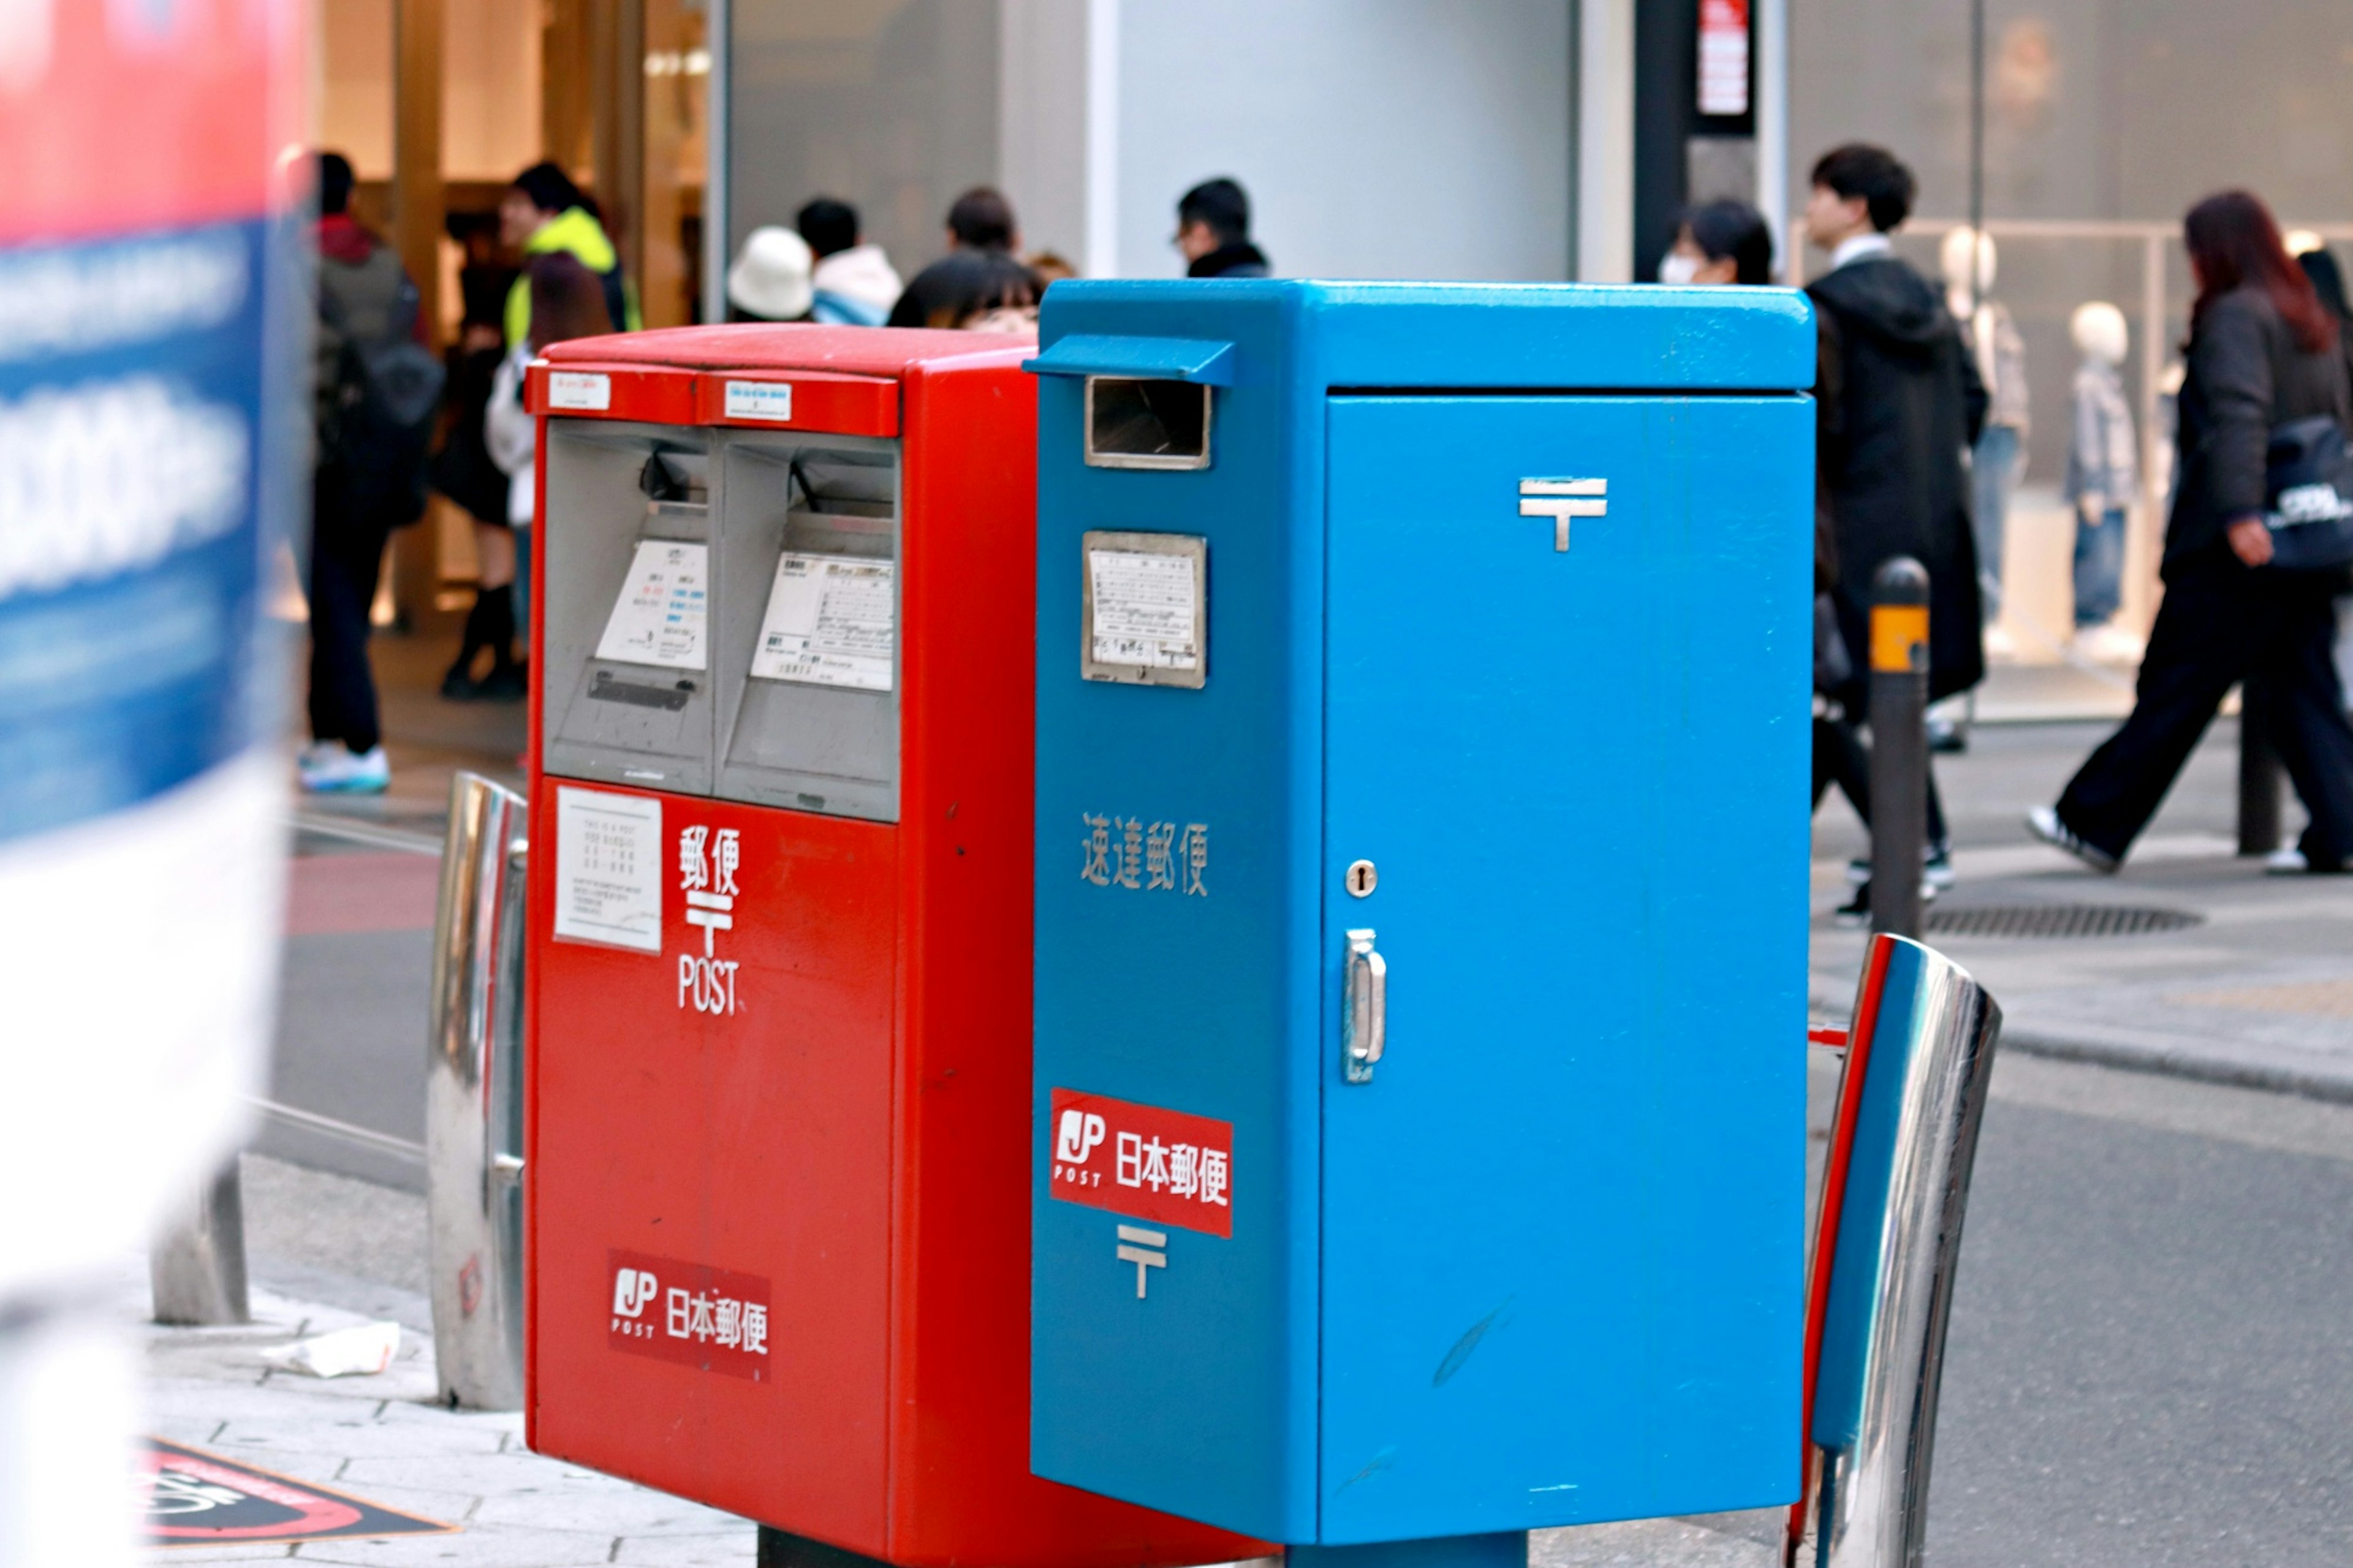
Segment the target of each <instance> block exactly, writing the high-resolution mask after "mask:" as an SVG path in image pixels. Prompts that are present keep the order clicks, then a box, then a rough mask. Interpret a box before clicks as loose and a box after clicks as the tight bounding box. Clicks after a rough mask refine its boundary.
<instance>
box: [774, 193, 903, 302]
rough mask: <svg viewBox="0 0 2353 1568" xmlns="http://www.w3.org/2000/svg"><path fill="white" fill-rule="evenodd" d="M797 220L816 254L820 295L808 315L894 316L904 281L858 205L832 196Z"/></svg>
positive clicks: (813, 281)
mask: <svg viewBox="0 0 2353 1568" xmlns="http://www.w3.org/2000/svg"><path fill="white" fill-rule="evenodd" d="M793 226H794V227H795V228H797V229H799V230H800V233H801V237H802V238H803V239H805V240H807V241H808V247H809V253H810V254H811V255H812V256H814V257H816V258H817V270H816V271H815V273H813V274H812V275H811V278H810V282H811V284H812V285H813V286H814V287H815V289H816V290H817V297H816V299H815V300H814V301H813V302H812V304H811V306H810V315H809V319H810V320H811V321H823V322H825V323H827V324H828V325H829V326H837V327H879V326H881V324H882V323H883V322H884V321H888V320H890V317H891V307H892V306H893V305H895V304H897V303H898V302H899V296H900V295H901V294H902V293H904V292H905V291H906V290H905V286H904V285H902V283H901V282H900V281H899V274H898V273H897V272H895V271H893V270H892V267H891V258H889V257H887V256H885V255H883V254H882V247H881V246H879V245H871V244H869V243H867V240H866V237H865V236H864V235H863V234H862V233H861V232H860V229H859V226H858V209H857V208H856V207H854V206H851V205H849V203H848V202H845V201H837V200H836V199H834V198H833V197H831V196H819V197H818V198H817V199H816V200H815V201H813V202H810V203H809V204H808V205H807V206H804V207H803V208H801V210H800V213H799V215H798V216H796V217H795V218H794V219H793Z"/></svg>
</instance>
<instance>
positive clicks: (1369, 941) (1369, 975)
mask: <svg viewBox="0 0 2353 1568" xmlns="http://www.w3.org/2000/svg"><path fill="white" fill-rule="evenodd" d="M1341 975H1342V985H1341V994H1340V1070H1341V1073H1342V1075H1343V1076H1344V1077H1345V1078H1346V1079H1347V1080H1348V1081H1349V1082H1350V1083H1370V1082H1372V1081H1373V1064H1374V1063H1376V1062H1377V1061H1379V1060H1380V1059H1381V1053H1382V1052H1383V1051H1384V1050H1385V1049H1387V1048H1388V1014H1389V965H1388V960H1387V959H1385V958H1383V957H1382V956H1381V955H1380V954H1379V953H1377V952H1374V951H1373V933H1372V932H1371V931H1350V932H1349V933H1348V957H1347V961H1346V963H1345V967H1344V968H1343V969H1342V971H1341Z"/></svg>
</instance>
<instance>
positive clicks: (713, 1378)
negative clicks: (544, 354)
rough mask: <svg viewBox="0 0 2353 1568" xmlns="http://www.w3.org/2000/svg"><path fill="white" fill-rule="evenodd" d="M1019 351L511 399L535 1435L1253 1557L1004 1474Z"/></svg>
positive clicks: (1003, 1545)
mask: <svg viewBox="0 0 2353 1568" xmlns="http://www.w3.org/2000/svg"><path fill="white" fill-rule="evenodd" d="M1027 353H1029V348H1028V347H1027V345H1026V344H1018V345H1014V346H1007V345H1006V344H1005V343H1004V342H1003V340H1001V339H991V338H979V337H974V336H970V335H966V334H962V333H955V332H923V331H887V330H879V329H839V328H822V327H797V326H784V327H713V328H695V329H681V330H677V331H657V332H645V333H638V334H632V335H628V336H617V337H607V338H596V339H584V340H578V341H575V342H567V343H564V344H561V345H558V346H557V347H556V348H555V349H554V350H553V351H552V352H551V353H550V354H549V355H548V360H547V363H543V364H542V365H539V366H537V367H535V368H534V369H533V372H532V376H531V380H530V383H529V395H530V397H531V399H532V406H533V410H534V412H536V413H538V414H539V415H540V416H541V418H542V426H541V428H542V437H541V445H540V448H539V449H540V451H541V453H542V454H543V465H542V473H541V483H542V486H543V490H542V496H541V503H540V522H539V531H540V532H539V539H540V548H539V551H538V552H537V553H538V558H539V571H540V574H541V577H540V585H539V592H538V593H537V594H535V595H533V602H534V603H535V604H538V605H543V606H544V611H543V622H542V624H541V626H539V627H538V628H536V633H535V646H534V657H533V680H534V683H535V692H534V696H535V702H536V706H535V710H534V711H535V714H536V723H537V726H538V728H537V731H536V737H535V745H534V751H533V761H534V765H533V780H532V788H533V805H534V810H533V824H534V827H533V846H532V855H531V866H530V877H531V883H530V897H529V905H528V913H527V917H526V918H527V922H528V925H529V928H530V949H529V963H528V982H527V984H528V992H529V1003H528V1005H529V1013H528V1019H529V1025H528V1026H529V1035H530V1040H529V1047H528V1052H527V1062H528V1089H527V1098H528V1100H529V1105H530V1111H529V1115H528V1119H527V1122H528V1131H527V1156H526V1166H525V1168H526V1171H527V1173H528V1174H527V1179H526V1193H527V1201H528V1205H529V1262H528V1273H529V1287H528V1290H527V1292H526V1294H527V1298H528V1302H529V1306H528V1311H529V1317H530V1332H529V1335H528V1352H527V1369H526V1384H527V1407H528V1418H527V1419H528V1426H527V1428H526V1433H527V1436H528V1440H529V1442H530V1443H531V1445H532V1447H534V1448H536V1449H538V1450H539V1451H541V1452H543V1453H548V1454H553V1455H556V1456H560V1457H561V1458H565V1459H567V1460H572V1461H575V1462H577V1463H581V1464H586V1465H590V1466H593V1467H595V1468H599V1469H603V1470H607V1471H610V1472H612V1473H614V1474H617V1475H621V1476H627V1477H628V1478H630V1479H635V1480H638V1481H641V1482H644V1483H646V1484H648V1485H651V1486H655V1487H659V1488H661V1489H665V1490H668V1491H671V1492H674V1493H677V1494H678V1495H680V1496H681V1497H687V1498H691V1499H694V1500H697V1501H700V1502H703V1503H707V1504H710V1505H712V1506H713V1507H716V1508H720V1509H723V1510H728V1511H730V1512H733V1513H736V1514H741V1515H743V1516H745V1517H747V1518H750V1519H754V1520H757V1521H760V1522H761V1523H762V1524H764V1525H765V1526H767V1527H769V1528H770V1529H771V1530H772V1531H776V1532H777V1534H776V1536H774V1537H771V1538H770V1543H771V1544H776V1543H777V1542H782V1543H783V1544H784V1545H785V1546H786V1548H787V1555H788V1556H789V1555H792V1554H793V1552H797V1551H801V1550H802V1549H804V1548H806V1551H805V1552H803V1555H806V1556H808V1557H809V1558H810V1560H812V1561H823V1562H827V1563H837V1564H838V1563H840V1562H841V1561H843V1560H844V1559H843V1557H842V1554H843V1553H850V1554H854V1555H855V1557H859V1558H865V1559H871V1560H876V1561H881V1562H888V1563H899V1564H907V1565H910V1568H916V1565H924V1564H939V1565H942V1568H945V1565H947V1564H952V1563H990V1564H1004V1565H1008V1568H1128V1565H1131V1564H1134V1565H1147V1568H1148V1565H1152V1564H1178V1563H1206V1562H1218V1561H1224V1560H1229V1559H1232V1558H1235V1557H1241V1556H1249V1555H1250V1554H1252V1553H1253V1552H1257V1551H1260V1550H1262V1548H1261V1547H1260V1546H1259V1545H1258V1544H1257V1543H1255V1542H1250V1541H1246V1540H1241V1539H1239V1538H1236V1537H1234V1536H1231V1535H1229V1534H1227V1533H1225V1532H1222V1531H1217V1530H1215V1529H1212V1528H1209V1527H1206V1526H1203V1525H1200V1524H1198V1523H1195V1522H1191V1521H1182V1520H1177V1519H1175V1518H1172V1517H1169V1516H1167V1515H1165V1514H1159V1513H1154V1512H1151V1511H1148V1510H1144V1509H1139V1508H1135V1507H1133V1506H1131V1505H1129V1504H1126V1503H1122V1502H1117V1501H1113V1500H1108V1499H1104V1498H1102V1497H1099V1496H1095V1495H1092V1494H1089V1493H1086V1492H1083V1491H1079V1490H1075V1489H1071V1488H1068V1487H1061V1486H1056V1485H1053V1484H1051V1483H1050V1482H1047V1481H1043V1480H1039V1479H1036V1478H1034V1477H1032V1476H1031V1475H1030V1474H1029V1468H1028V1464H1027V1458H1026V1439H1027V1431H1028V1348H1029V1298H1028V1291H1027V1288H1026V1283H1025V1281H1026V1277H1027V1276H1026V1270H1027V1267H1028V1258H1029V1206H1028V1190H1027V1151H1028V1144H1029V1100H1028V1096H1029V843H1030V826H1029V789H1030V776H1031V762H1030V750H1029V747H1030V737H1031V734H1032V731H1033V723H1032V719H1031V706H1030V704H1031V691H1030V668H1029V649H1030V643H1031V637H1032V630H1031V621H1032V614H1033V607H1034V603H1035V600H1034V591H1033V587H1032V583H1033V571H1034V563H1035V560H1036V552H1035V549H1034V545H1033V528H1034V519H1033V507H1034V495H1035V473H1036V445H1035V442H1036V437H1035V407H1036V397H1035V390H1034V389H1035V383H1034V382H1032V381H1031V380H1030V378H1029V377H1027V376H1025V375H1023V374H1020V372H1019V369H1018V363H1019V361H1020V360H1021V359H1022V358H1023V357H1025V356H1026V355H1027ZM811 1543H815V1544H813V1545H812V1544H811Z"/></svg>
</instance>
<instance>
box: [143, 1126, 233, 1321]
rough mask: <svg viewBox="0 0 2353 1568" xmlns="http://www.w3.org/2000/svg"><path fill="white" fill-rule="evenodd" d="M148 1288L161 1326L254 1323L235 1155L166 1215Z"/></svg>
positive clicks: (151, 1254) (151, 1258)
mask: <svg viewBox="0 0 2353 1568" xmlns="http://www.w3.org/2000/svg"><path fill="white" fill-rule="evenodd" d="M147 1285H148V1289H149V1292H150V1295H151V1298H152V1300H153V1306H154V1315H155V1321H157V1322H159V1323H190V1324H201V1325H204V1326H207V1327H216V1326H218V1325H221V1324H225V1323H245V1322H250V1321H252V1320H253V1313H252V1309H251V1307H250V1305H249V1300H248V1294H247V1290H246V1283H245V1194H244V1188H243V1187H242V1185H241V1184H239V1182H238V1179H237V1156H236V1155H235V1154H231V1155H230V1156H229V1157H228V1163H227V1164H226V1165H224V1166H222V1167H221V1169H220V1171H219V1172H218V1173H216V1175H214V1177H213V1178H212V1180H211V1181H209V1182H206V1184H204V1185H203V1186H202V1187H200V1188H198V1189H197V1190H196V1191H195V1192H192V1193H188V1194H185V1195H184V1196H183V1197H182V1199H181V1200H180V1202H179V1203H178V1204H177V1205H175V1206H174V1210H173V1212H172V1213H171V1214H169V1215H166V1216H165V1217H164V1223H163V1225H162V1226H160V1227H159V1228H158V1230H157V1232H156V1235H155V1239H154V1240H153V1242H152V1243H151V1244H150V1245H149V1247H148V1248H147Z"/></svg>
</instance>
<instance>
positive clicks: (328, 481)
mask: <svg viewBox="0 0 2353 1568" xmlns="http://www.w3.org/2000/svg"><path fill="white" fill-rule="evenodd" d="M311 502H312V508H313V510H312V511H311V738H312V739H313V740H319V741H341V742H343V744H344V745H346V746H348V747H349V748H351V750H352V751H353V752H366V751H372V750H374V749H375V745H376V743H377V742H379V741H381V740H382V739H383V735H382V733H381V731H379V730H378V729H377V727H376V707H375V673H374V672H373V671H372V670H370V669H369V668H368V654H367V642H368V608H369V606H370V605H374V604H375V584H376V577H377V576H378V574H380V573H381V572H382V571H383V569H384V545H385V540H386V539H387V538H389V537H390V536H391V533H392V526H391V523H390V521H389V520H388V519H387V518H386V517H385V513H384V510H383V508H382V507H381V506H380V505H371V504H368V503H366V502H364V501H362V500H359V499H358V498H356V497H354V496H353V494H352V487H351V486H350V485H349V484H347V483H345V482H344V481H343V479H342V478H341V476H339V475H337V474H336V473H334V472H333V471H332V470H322V471H321V472H320V474H319V475H318V477H317V479H316V480H315V481H314V482H313V484H312V485H311Z"/></svg>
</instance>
